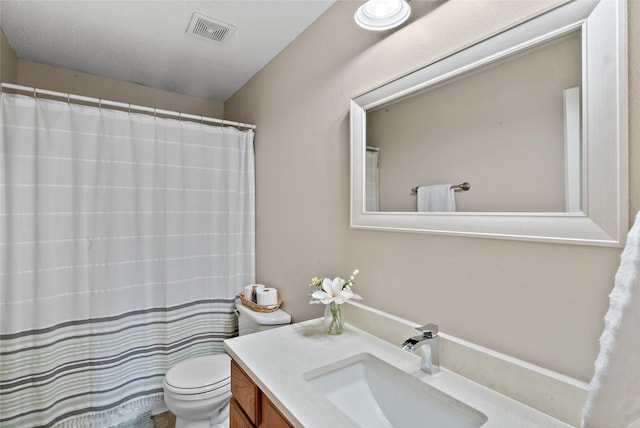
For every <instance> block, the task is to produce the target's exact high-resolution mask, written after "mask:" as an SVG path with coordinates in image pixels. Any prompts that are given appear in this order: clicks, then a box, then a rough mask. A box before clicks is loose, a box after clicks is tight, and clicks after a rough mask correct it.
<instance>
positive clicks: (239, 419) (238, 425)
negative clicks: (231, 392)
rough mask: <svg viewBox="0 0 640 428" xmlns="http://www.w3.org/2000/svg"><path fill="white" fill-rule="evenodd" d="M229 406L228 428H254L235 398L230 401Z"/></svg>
mask: <svg viewBox="0 0 640 428" xmlns="http://www.w3.org/2000/svg"><path fill="white" fill-rule="evenodd" d="M229 406H230V408H229V428H255V425H254V424H253V423H252V422H251V420H250V419H249V417H248V416H247V415H246V414H245V413H244V410H242V407H240V404H238V402H237V401H236V399H235V398H232V399H231V402H230V403H229Z"/></svg>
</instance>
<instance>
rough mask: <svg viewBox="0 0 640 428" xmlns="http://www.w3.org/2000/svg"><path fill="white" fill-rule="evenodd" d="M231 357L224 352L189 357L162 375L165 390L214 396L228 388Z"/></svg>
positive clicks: (174, 392)
mask: <svg viewBox="0 0 640 428" xmlns="http://www.w3.org/2000/svg"><path fill="white" fill-rule="evenodd" d="M230 361H231V359H230V358H229V356H228V355H226V354H218V355H207V356H204V357H196V358H190V359H188V360H185V361H182V362H180V363H178V364H176V365H175V366H173V367H172V368H171V369H169V371H168V372H167V374H166V375H165V377H164V386H165V391H166V392H171V393H173V394H176V395H200V394H207V395H208V396H215V395H218V394H223V393H225V392H226V391H228V390H229V389H230V384H231V365H230V364H231V363H230Z"/></svg>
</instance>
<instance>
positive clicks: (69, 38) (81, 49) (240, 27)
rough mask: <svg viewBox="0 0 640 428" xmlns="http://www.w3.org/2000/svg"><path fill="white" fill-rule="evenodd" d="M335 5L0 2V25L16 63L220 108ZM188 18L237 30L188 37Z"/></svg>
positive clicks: (288, 1)
mask: <svg viewBox="0 0 640 428" xmlns="http://www.w3.org/2000/svg"><path fill="white" fill-rule="evenodd" d="M334 1H335V0H282V1H273V0H255V1H249V0H232V1H222V0H210V1H168V0H165V1H144V0H135V1H111V0H85V1H64V0H46V1H33V0H0V27H2V29H3V30H4V32H5V34H6V36H7V39H8V40H9V44H10V45H11V46H12V47H13V49H14V50H15V52H16V54H17V56H18V57H19V58H21V59H24V60H29V61H35V62H40V63H44V64H49V65H53V66H57V67H63V68H68V69H72V70H76V71H81V72H84V73H91V74H96V75H99V76H103V77H109V78H113V79H118V80H124V81H130V82H134V83H139V84H142V85H146V86H151V87H155V88H160V89H165V90H168V91H173V92H178V93H182V94H187V95H192V96H196V97H200V98H207V99H210V100H214V101H218V102H224V101H225V100H227V98H229V97H230V96H231V95H233V94H234V93H235V92H236V91H237V90H238V89H240V87H242V85H243V84H244V83H246V82H247V81H248V80H249V79H250V78H251V77H252V76H253V75H255V74H256V73H257V72H258V71H260V69H261V68H262V67H264V66H265V65H266V64H267V63H268V62H269V61H270V60H271V59H272V58H273V57H274V56H276V55H277V54H278V53H279V52H280V51H282V49H284V48H285V47H286V46H287V45H288V44H289V43H290V42H291V41H292V40H293V39H295V38H296V37H297V36H298V35H299V34H300V33H301V32H302V31H304V29H305V28H307V27H308V26H309V25H310V24H311V23H312V22H313V21H314V20H315V19H316V18H318V16H320V15H321V14H322V13H323V12H324V11H325V10H326V9H327V8H328V7H330V6H331V5H332V4H333V3H334ZM194 12H197V13H199V14H202V15H205V16H208V17H210V18H214V19H216V20H219V21H222V22H225V23H228V24H232V25H235V26H236V27H237V30H236V31H235V33H233V34H231V35H230V36H229V37H228V38H227V39H226V40H225V41H224V42H223V43H222V44H216V43H215V42H211V41H208V40H204V39H201V38H197V37H194V36H191V35H189V34H187V32H186V30H187V27H188V25H189V21H190V20H191V17H192V15H193V13H194Z"/></svg>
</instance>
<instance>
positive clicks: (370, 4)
mask: <svg viewBox="0 0 640 428" xmlns="http://www.w3.org/2000/svg"><path fill="white" fill-rule="evenodd" d="M409 15H411V7H409V4H408V3H407V2H406V1H405V0H368V1H367V2H366V3H365V4H363V5H362V6H360V7H359V8H358V10H357V11H356V15H355V19H356V23H357V24H358V25H359V26H360V27H362V28H364V29H366V30H373V31H383V30H389V29H391V28H395V27H397V26H398V25H400V24H402V23H403V22H404V21H406V20H407V19H408V18H409Z"/></svg>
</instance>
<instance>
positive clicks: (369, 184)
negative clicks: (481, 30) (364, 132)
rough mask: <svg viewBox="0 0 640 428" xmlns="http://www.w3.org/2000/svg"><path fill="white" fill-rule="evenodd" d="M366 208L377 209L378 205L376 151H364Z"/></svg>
mask: <svg viewBox="0 0 640 428" xmlns="http://www.w3.org/2000/svg"><path fill="white" fill-rule="evenodd" d="M365 160H366V171H365V177H366V182H365V185H366V193H365V196H366V199H365V201H366V202H365V203H366V206H365V208H366V210H367V211H372V212H375V211H379V206H378V197H379V196H378V152H370V151H368V150H367V152H366V157H365Z"/></svg>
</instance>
